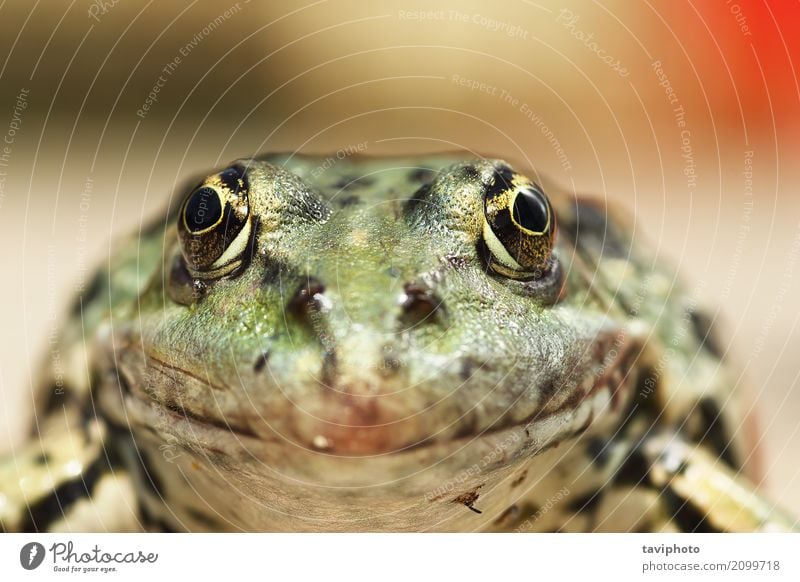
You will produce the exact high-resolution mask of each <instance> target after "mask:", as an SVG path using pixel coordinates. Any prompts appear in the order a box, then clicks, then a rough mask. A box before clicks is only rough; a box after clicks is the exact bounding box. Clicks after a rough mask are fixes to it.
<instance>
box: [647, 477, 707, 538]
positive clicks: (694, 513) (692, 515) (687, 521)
mask: <svg viewBox="0 0 800 582" xmlns="http://www.w3.org/2000/svg"><path fill="white" fill-rule="evenodd" d="M659 498H660V499H661V501H662V503H663V504H664V506H665V510H666V512H667V513H668V514H669V515H670V516H672V521H673V522H674V523H675V524H676V525H677V526H678V528H679V529H680V530H681V531H683V532H692V533H720V532H719V530H717V529H716V528H714V526H712V525H711V523H710V522H709V521H708V519H707V518H706V514H705V512H704V511H702V510H701V509H700V508H698V507H696V506H695V505H694V504H693V503H692V502H690V501H689V500H688V499H683V498H681V497H680V496H679V495H678V494H677V493H675V492H674V491H673V490H672V489H670V488H669V486H667V487H665V488H664V489H663V490H662V491H661V495H660V496H659Z"/></svg>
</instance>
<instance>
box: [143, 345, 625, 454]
mask: <svg viewBox="0 0 800 582" xmlns="http://www.w3.org/2000/svg"><path fill="white" fill-rule="evenodd" d="M615 337H617V336H615ZM611 339H613V338H611ZM611 339H609V338H604V339H603V340H598V342H597V343H596V345H595V352H596V353H597V354H598V355H597V356H596V357H595V358H594V361H593V364H594V365H593V366H591V367H589V368H588V369H584V375H583V378H582V380H581V382H575V383H574V384H576V385H577V387H576V388H574V389H573V390H572V391H571V392H570V393H569V394H566V395H563V394H562V398H561V399H560V400H559V402H558V403H554V405H553V406H551V407H547V406H545V407H540V408H539V409H537V410H535V411H533V412H532V413H531V414H529V415H528V416H526V417H524V418H521V419H519V420H515V419H510V418H507V417H500V418H498V419H497V420H496V421H495V422H493V423H492V424H490V425H488V426H486V427H484V428H479V427H478V426H476V425H475V422H474V419H471V418H470V417H469V416H468V415H467V414H464V415H462V416H461V417H459V418H456V419H454V420H453V421H451V423H450V424H449V425H447V426H445V428H438V429H437V428H436V427H435V425H434V423H431V425H430V426H429V427H426V428H427V430H426V431H424V432H422V433H421V432H420V431H419V430H418V426H415V427H414V429H416V430H414V431H406V432H403V429H404V428H407V427H405V426H404V425H403V424H402V422H401V421H398V420H397V419H396V418H392V417H385V416H381V415H382V411H381V410H380V408H379V407H377V406H376V407H375V408H374V409H363V408H361V409H357V408H355V407H356V406H359V405H362V404H363V402H360V401H359V399H357V398H355V397H348V396H347V395H345V397H344V401H343V402H339V403H337V404H339V405H341V406H342V411H343V412H342V416H343V418H344V420H345V422H324V421H322V422H312V423H307V424H303V423H302V422H298V421H297V419H298V418H307V417H306V416H301V415H299V414H297V411H295V410H292V409H291V408H288V409H285V410H283V411H282V413H283V414H278V415H277V416H278V417H280V416H282V415H284V416H285V417H286V419H287V422H284V423H283V424H281V425H279V426H278V425H276V424H271V423H269V422H267V421H266V420H264V418H263V416H261V415H250V416H248V415H247V414H244V413H243V412H241V411H237V412H236V413H229V412H226V413H224V414H223V413H222V411H219V414H217V415H212V414H209V413H207V412H203V411H200V410H197V409H196V408H193V407H191V406H189V405H188V404H187V403H188V402H189V401H190V399H187V398H178V397H167V396H165V395H155V394H148V396H149V398H148V400H149V404H150V405H155V406H156V407H157V408H158V409H159V410H160V414H161V415H162V419H164V421H165V423H166V424H167V425H168V426H169V432H172V433H175V434H178V435H179V437H180V438H182V439H186V440H192V441H199V442H214V443H215V445H214V447H215V448H219V447H220V446H222V443H227V446H229V447H231V448H230V450H229V452H230V453H231V454H233V453H234V451H235V450H236V448H237V447H238V448H241V446H242V444H245V445H249V444H251V443H253V442H254V441H255V440H258V441H262V442H270V443H273V444H276V443H277V444H280V445H287V444H289V445H291V446H294V447H298V448H302V449H305V450H307V451H311V452H313V453H315V454H320V455H328V456H333V457H381V456H388V455H403V454H410V453H416V452H418V451H420V450H425V449H431V448H433V447H437V446H441V445H443V444H444V445H447V446H448V447H455V448H458V447H464V446H467V445H469V443H470V442H471V441H479V440H486V439H491V438H493V437H494V436H496V435H498V434H505V433H509V432H510V433H514V434H517V435H518V436H519V439H520V440H519V442H520V443H521V444H520V446H522V444H523V443H524V448H525V450H526V454H536V453H537V452H538V451H541V450H544V449H546V448H550V447H552V446H554V445H556V444H558V443H561V442H564V441H565V440H567V439H570V438H573V437H577V436H579V435H581V434H583V433H585V432H587V431H588V430H589V428H590V427H591V426H592V425H593V424H594V423H595V421H596V420H597V419H599V418H601V417H608V416H612V417H615V418H619V417H620V416H621V414H622V412H623V409H624V407H625V405H626V403H628V402H629V401H630V396H631V394H632V392H633V389H632V388H633V386H634V385H635V384H636V377H637V375H638V374H637V367H636V365H635V358H636V357H638V350H636V349H635V346H637V345H638V344H637V343H636V342H631V341H624V342H619V341H618V340H617V344H620V345H617V346H615V349H614V350H613V352H612V351H611V349H610V347H609V342H610V341H611ZM612 353H613V354H615V355H614V357H613V358H611V357H610V355H611V354H612ZM148 368H150V369H151V370H154V371H159V372H160V373H162V374H165V375H169V376H170V377H172V378H173V379H174V378H175V377H176V376H177V377H182V378H183V381H182V383H183V384H191V383H194V384H199V385H201V386H202V387H203V389H204V390H212V391H220V390H225V388H224V387H221V386H217V385H212V384H211V383H210V382H208V380H207V379H205V378H201V377H198V376H197V375H193V374H192V373H191V372H188V371H186V370H183V369H180V368H176V367H174V366H170V365H169V364H167V363H166V362H163V361H161V360H159V359H157V358H154V357H152V356H151V357H148ZM172 393H173V394H174V391H173V392H172ZM340 393H342V394H344V392H343V391H342V390H341V387H340ZM371 402H375V401H374V400H372V401H371ZM251 412H252V409H251ZM609 413H610V414H609ZM348 414H349V415H350V416H347V415H348ZM254 419H255V420H256V422H254ZM293 420H294V422H293ZM162 424H164V423H162ZM431 427H434V429H433V430H431ZM224 433H227V434H228V435H229V436H230V437H231V438H225V437H224V436H221V435H223V434H224Z"/></svg>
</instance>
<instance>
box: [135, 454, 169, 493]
mask: <svg viewBox="0 0 800 582" xmlns="http://www.w3.org/2000/svg"><path fill="white" fill-rule="evenodd" d="M138 453H139V462H140V465H141V468H142V479H141V482H142V485H144V486H145V487H146V488H147V489H148V490H149V491H150V492H151V493H152V494H153V495H155V496H156V497H158V498H159V499H162V498H163V496H164V488H163V485H162V483H161V480H160V479H159V478H158V475H157V474H156V472H155V471H154V470H153V468H152V465H151V462H150V457H149V456H148V454H147V453H146V452H145V451H144V449H143V448H141V447H139V450H138Z"/></svg>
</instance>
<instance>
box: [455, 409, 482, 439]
mask: <svg viewBox="0 0 800 582" xmlns="http://www.w3.org/2000/svg"><path fill="white" fill-rule="evenodd" d="M477 433H478V416H477V414H475V411H474V410H473V411H470V412H469V413H468V414H467V417H466V418H464V419H462V423H461V426H460V427H459V428H458V430H457V431H456V432H455V433H454V434H453V438H455V439H460V438H463V437H471V436H472V435H475V434H477Z"/></svg>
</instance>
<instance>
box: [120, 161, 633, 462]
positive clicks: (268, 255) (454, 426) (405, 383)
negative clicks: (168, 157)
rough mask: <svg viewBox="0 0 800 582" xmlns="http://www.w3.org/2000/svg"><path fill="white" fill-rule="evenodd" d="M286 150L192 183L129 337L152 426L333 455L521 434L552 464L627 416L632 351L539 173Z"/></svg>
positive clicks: (126, 371) (126, 373)
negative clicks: (588, 276) (553, 454)
mask: <svg viewBox="0 0 800 582" xmlns="http://www.w3.org/2000/svg"><path fill="white" fill-rule="evenodd" d="M271 162H272V163H268V162H266V161H262V160H241V161H239V162H236V163H235V164H233V165H232V166H230V167H229V168H228V169H226V170H224V171H222V172H220V173H218V174H215V175H212V176H210V177H208V178H207V179H206V180H204V181H203V182H202V184H200V185H198V186H197V187H196V188H194V189H193V190H191V191H190V192H188V193H187V194H186V198H185V200H184V202H183V204H182V205H181V206H180V209H179V211H178V213H177V217H176V218H175V228H174V230H172V231H170V233H168V235H167V242H166V247H165V252H164V256H165V260H164V269H163V272H161V273H159V274H158V275H157V276H156V277H155V278H154V280H153V283H152V284H151V286H150V287H149V289H148V290H147V291H146V292H145V294H144V295H143V297H142V298H141V299H140V302H139V304H138V305H137V306H136V309H137V314H138V317H137V318H134V321H132V322H131V324H130V325H127V326H123V327H124V329H125V333H123V334H122V335H120V338H122V337H123V336H124V339H118V341H117V342H116V347H117V352H116V358H117V365H118V368H119V371H120V375H121V377H122V379H123V381H125V384H127V388H128V390H129V391H130V393H129V395H128V397H127V398H128V405H129V406H128V408H129V410H130V411H131V413H132V415H133V416H134V417H136V416H137V414H138V415H139V416H141V417H142V418H144V417H147V418H148V420H147V422H148V423H151V424H152V423H159V424H160V425H161V426H162V427H163V426H170V427H171V428H170V430H172V431H173V432H174V433H175V434H176V435H178V437H177V438H180V439H185V440H191V439H192V438H196V435H197V434H198V433H197V432H196V431H195V430H194V429H193V428H192V427H195V428H198V427H202V428H203V430H207V431H210V432H204V433H203V434H214V435H216V436H214V437H213V438H211V437H209V438H206V437H204V439H201V440H203V442H207V441H209V439H210V440H211V441H213V442H214V443H219V442H220V441H221V440H224V439H234V438H235V439H246V438H250V437H254V438H257V439H260V440H261V441H268V442H270V443H273V444H281V445H286V446H289V447H293V448H295V447H296V448H300V449H304V450H306V451H314V450H316V451H318V452H319V453H324V454H326V455H333V456H337V457H339V456H383V455H398V454H402V453H403V452H409V451H410V450H412V449H413V450H420V449H421V448H423V447H426V446H428V445H431V444H434V443H436V444H441V443H452V442H459V441H461V440H462V439H465V441H464V442H467V441H469V440H470V439H477V438H480V437H483V436H486V435H490V434H492V433H496V432H498V431H501V430H503V429H508V428H510V427H518V428H520V429H524V430H525V435H527V436H526V437H525V438H524V439H523V440H524V441H525V442H521V443H520V444H519V446H518V447H515V448H516V449H519V451H524V452H525V453H526V454H535V453H536V452H537V451H539V450H542V449H545V448H547V447H548V446H550V445H553V444H556V443H558V442H561V441H563V440H564V439H566V438H569V437H572V436H575V435H578V434H580V433H582V432H583V431H586V430H587V428H588V427H590V426H592V424H593V423H596V422H597V421H598V419H602V418H607V417H612V416H613V417H615V418H619V414H620V408H621V406H620V403H622V402H625V401H626V396H627V393H628V392H627V390H628V384H629V383H627V382H625V381H624V379H625V377H626V369H625V366H626V365H627V363H628V362H627V359H628V358H627V357H626V354H627V353H628V352H629V351H630V350H628V343H629V342H628V340H627V339H626V335H625V333H624V332H623V330H622V328H621V327H620V324H619V323H617V322H615V321H613V320H612V319H611V318H609V317H608V316H607V315H606V314H605V313H604V312H603V310H601V309H599V308H593V307H592V306H591V305H593V304H592V303H591V301H590V300H589V299H587V298H588V297H589V296H588V295H587V293H586V289H585V287H586V283H585V273H579V272H578V271H579V269H578V267H577V266H576V265H575V264H574V260H573V256H572V255H573V252H574V251H573V250H572V249H573V248H574V247H572V245H571V244H570V241H569V240H568V238H569V237H568V236H562V237H559V236H558V235H557V222H558V220H557V217H556V212H555V211H554V206H553V205H552V204H551V202H550V200H549V199H548V196H547V195H546V194H545V193H544V192H543V191H542V189H541V188H540V187H539V186H537V185H536V184H534V183H533V182H532V181H531V180H529V179H528V178H526V177H524V176H523V175H521V174H518V173H516V172H515V171H514V170H512V169H511V168H510V167H509V166H508V165H507V164H505V163H504V162H501V161H487V160H470V161H463V160H462V161H458V160H455V159H453V158H449V159H443V158H433V159H425V160H419V159H416V160H390V161H389V162H388V163H387V161H386V160H379V159H360V160H352V159H351V160H335V163H331V164H330V166H331V167H329V168H327V167H326V164H329V160H323V159H320V158H300V159H297V158H277V157H275V158H271ZM423 167H424V168H425V169H423ZM125 346H127V348H130V347H131V346H132V347H133V348H135V349H134V350H131V349H124V347H125ZM136 350H140V351H139V352H138V354H137V353H136ZM142 353H143V354H144V356H145V357H144V358H143V357H142ZM147 415H150V416H147ZM186 427H188V428H186ZM192 435H194V437H193V436H192ZM520 454H522V453H520Z"/></svg>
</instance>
